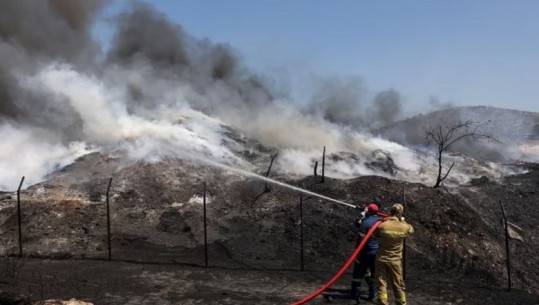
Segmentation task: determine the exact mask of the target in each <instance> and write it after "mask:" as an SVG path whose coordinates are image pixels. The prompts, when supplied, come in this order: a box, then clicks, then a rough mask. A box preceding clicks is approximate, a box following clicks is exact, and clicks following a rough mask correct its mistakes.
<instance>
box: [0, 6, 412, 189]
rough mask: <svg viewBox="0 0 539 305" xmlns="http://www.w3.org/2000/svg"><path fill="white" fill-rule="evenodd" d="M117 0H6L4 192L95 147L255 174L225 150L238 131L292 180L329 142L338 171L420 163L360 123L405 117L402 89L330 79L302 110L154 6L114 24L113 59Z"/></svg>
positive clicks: (0, 124) (0, 30) (1, 13)
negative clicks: (105, 38)
mask: <svg viewBox="0 0 539 305" xmlns="http://www.w3.org/2000/svg"><path fill="white" fill-rule="evenodd" d="M105 4H106V1H84V0H76V1H74V0H70V1H67V0H63V1H61V0H50V1H37V2H35V1H31V0H23V1H4V2H1V3H0V56H1V57H2V58H7V59H9V60H3V61H1V62H0V120H1V121H0V136H1V138H2V139H3V145H2V146H0V169H1V171H2V173H3V174H2V176H1V177H0V189H13V185H14V181H15V182H16V181H18V179H20V176H22V175H25V176H26V177H27V181H28V183H29V184H32V183H36V182H39V181H42V180H43V179H45V178H46V177H47V175H48V174H50V173H51V172H53V171H55V170H57V169H59V168H61V167H63V166H65V165H67V164H69V163H71V162H73V161H74V160H75V159H76V158H77V157H78V156H80V155H82V154H85V153H88V152H89V151H94V150H98V151H101V152H102V153H104V154H106V153H110V152H117V151H122V152H123V153H124V154H125V155H126V157H127V158H128V159H130V160H134V161H136V160H145V161H148V162H154V161H158V160H160V159H161V158H163V157H167V156H174V157H178V158H191V157H193V156H196V159H209V160H212V162H219V163H225V164H228V165H233V166H236V167H240V168H253V164H247V161H245V160H244V159H243V158H242V157H241V156H238V155H237V154H236V152H235V151H233V149H231V148H230V147H229V146H227V145H225V144H224V143H226V142H227V140H228V139H227V138H225V136H224V134H226V130H227V128H228V127H227V126H231V127H233V128H235V130H237V132H238V133H240V134H241V136H242V137H243V136H245V137H247V138H252V139H255V140H256V141H257V143H261V144H263V145H266V146H269V147H271V148H274V149H278V150H280V151H281V153H280V154H279V159H278V160H277V162H276V167H277V168H278V169H279V170H280V171H281V172H284V173H287V174H300V175H307V174H311V170H312V163H313V160H316V159H317V158H319V154H320V150H321V148H322V147H323V146H327V147H328V156H331V158H330V159H329V160H328V162H330V163H331V164H332V167H331V169H328V171H327V174H328V175H330V176H334V177H354V176H357V175H360V174H383V175H386V176H397V177H398V175H401V176H402V175H404V174H403V173H405V172H414V171H418V170H419V169H420V168H421V164H420V163H421V162H422V161H421V160H419V159H418V158H417V156H416V154H415V152H413V151H412V150H410V149H407V148H405V147H403V146H401V145H398V144H396V143H392V142H389V141H386V140H382V139H379V138H373V137H371V136H368V135H366V134H364V133H361V132H359V131H358V130H360V129H369V128H371V129H372V128H375V127H379V126H382V125H385V124H390V123H392V122H394V121H395V120H397V119H399V118H400V116H401V110H402V98H401V96H400V94H399V93H398V92H397V91H395V90H393V89H389V90H386V91H382V92H378V93H372V92H370V91H369V90H367V89H366V88H365V86H364V84H363V81H362V80H361V79H360V78H357V77H353V78H333V79H327V80H320V81H319V83H318V84H317V86H316V88H317V89H316V91H315V92H314V93H313V95H312V101H311V103H309V104H308V105H307V106H306V107H304V108H301V109H299V108H298V107H296V106H294V105H293V103H290V101H288V100H287V99H286V98H280V99H278V98H276V97H275V95H274V94H273V92H272V90H271V89H270V87H269V86H268V85H267V83H266V80H265V79H264V78H263V77H261V76H258V75H255V74H253V73H251V72H250V71H249V70H248V69H247V68H246V67H244V66H243V65H242V62H243V61H242V59H241V57H240V56H239V54H238V53H237V52H236V51H235V50H234V49H233V48H232V47H230V46H228V45H226V44H215V43H213V42H211V41H209V40H208V39H198V38H195V37H192V36H190V35H189V34H188V33H186V32H185V31H184V30H183V29H182V28H181V26H179V25H176V24H174V23H172V22H170V20H168V19H167V18H166V16H165V15H164V14H162V13H159V12H157V11H156V10H155V9H154V8H152V7H151V6H150V5H149V4H146V3H142V2H131V3H130V6H129V7H128V9H127V10H126V11H125V12H123V13H121V14H119V15H118V16H117V17H116V18H115V19H114V25H115V27H116V34H115V36H114V38H113V40H112V43H111V46H110V50H109V51H108V53H107V54H102V53H101V52H102V51H101V48H100V46H99V45H98V44H96V42H95V41H94V40H93V38H92V37H91V35H90V27H91V24H92V22H93V20H94V18H95V17H96V16H98V14H99V13H100V8H102V7H103V5H105ZM388 152H389V153H388ZM343 156H345V157H343Z"/></svg>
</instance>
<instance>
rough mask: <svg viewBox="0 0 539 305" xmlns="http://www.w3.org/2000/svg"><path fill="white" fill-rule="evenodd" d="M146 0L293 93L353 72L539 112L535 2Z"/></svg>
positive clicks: (398, 85)
mask: <svg viewBox="0 0 539 305" xmlns="http://www.w3.org/2000/svg"><path fill="white" fill-rule="evenodd" d="M147 2H151V3H153V5H154V6H155V7H156V8H157V9H158V10H159V11H161V12H163V13H165V14H166V15H167V16H168V17H169V18H170V19H171V20H173V21H175V22H177V23H178V24H180V25H181V26H182V27H183V28H184V29H185V30H186V31H187V32H188V33H190V34H191V35H193V36H195V37H199V38H208V39H210V40H211V41H213V42H216V43H227V44H229V45H230V46H231V47H233V48H234V49H235V50H236V51H237V52H238V54H240V55H241V57H242V58H243V59H244V61H245V63H246V65H247V66H248V67H249V68H251V69H253V70H255V71H258V72H261V73H263V74H266V75H268V76H270V77H271V78H272V79H274V80H275V82H276V84H277V85H278V86H281V87H289V88H288V89H290V90H291V91H293V92H295V93H294V94H295V95H298V92H301V88H302V85H303V81H304V80H305V79H307V78H309V77H310V76H311V75H313V74H315V75H319V76H323V77H332V76H345V77H347V76H360V77H361V78H363V80H364V81H365V83H366V86H367V87H368V88H370V89H371V90H376V91H379V90H383V89H388V88H394V89H396V90H398V91H399V92H400V93H401V94H402V96H403V98H404V100H405V102H406V103H407V104H408V105H424V104H425V103H426V102H427V101H428V100H429V97H430V96H436V97H438V98H439V99H440V100H441V101H442V102H451V103H453V104H455V105H492V106H496V107H503V108H511V109H519V110H525V111H535V112H539V17H538V16H537V14H538V12H539V1H535V0H529V1H524V0H519V1H495V0H488V1H479V0H475V1H464V0H460V1H435V0H429V1H417V0H413V1H380V0H376V1H374V0H372V1H359V0H354V1H353V0H350V1H348V0H346V1H345V0H337V1H330V0H327V1H322V0H318V1H317V0H271V1H270V0H265V1H262V0H230V1H222V0H214V1H209V0H204V1H202V0H179V1H172V0H155V1H147ZM127 3H129V1H127V0H116V1H115V2H114V3H113V5H112V6H111V7H109V9H108V10H107V12H106V13H105V16H103V18H102V21H101V22H99V23H98V24H97V25H96V28H95V33H96V35H97V36H98V37H99V39H100V40H102V41H105V42H106V41H107V39H109V38H110V36H111V34H112V30H111V28H110V25H109V24H108V23H107V21H106V20H107V16H110V15H111V14H113V13H114V12H117V11H118V10H119V9H121V7H123V6H125V5H126V4H127ZM409 107H410V108H414V107H413V106H409ZM418 107H419V106H416V107H415V108H416V110H417V108H418Z"/></svg>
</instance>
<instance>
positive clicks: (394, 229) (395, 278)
mask: <svg viewBox="0 0 539 305" xmlns="http://www.w3.org/2000/svg"><path fill="white" fill-rule="evenodd" d="M403 212H404V207H403V206H402V204H400V203H396V204H394V205H393V206H392V207H391V210H390V212H389V214H390V216H389V218H388V219H387V220H386V221H384V222H383V223H382V224H380V225H379V226H378V228H377V229H376V231H375V233H374V235H375V236H377V237H379V238H380V240H379V246H380V247H379V248H378V252H377V254H376V283H377V285H378V304H380V305H387V304H388V300H387V286H388V281H390V283H391V286H392V287H393V295H394V296H395V302H396V303H397V305H405V304H406V294H405V287H404V280H403V278H402V248H403V241H404V239H405V238H406V237H407V236H408V235H410V234H412V233H413V232H414V228H413V227H412V226H411V225H409V224H407V223H406V222H404V218H403Z"/></svg>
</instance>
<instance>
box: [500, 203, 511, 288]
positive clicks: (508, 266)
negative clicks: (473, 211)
mask: <svg viewBox="0 0 539 305" xmlns="http://www.w3.org/2000/svg"><path fill="white" fill-rule="evenodd" d="M500 207H501V208H502V216H503V225H504V226H505V255H506V266H507V291H511V259H510V257H509V252H510V251H509V228H508V227H507V217H506V216H505V209H504V208H503V204H502V201H501V200H500Z"/></svg>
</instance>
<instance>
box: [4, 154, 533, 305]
mask: <svg viewBox="0 0 539 305" xmlns="http://www.w3.org/2000/svg"><path fill="white" fill-rule="evenodd" d="M120 162H121V159H109V158H104V157H103V156H101V155H99V154H97V153H96V154H91V155H87V156H85V157H84V158H82V159H80V160H79V161H78V162H76V163H75V164H73V165H71V166H70V167H68V168H65V169H64V170H62V171H61V172H58V173H56V174H55V176H54V177H53V178H52V179H51V180H49V181H47V182H44V183H40V184H37V185H34V186H32V187H30V188H28V190H26V191H24V192H23V193H22V200H23V201H22V211H23V219H22V220H23V245H24V254H25V256H27V257H29V258H30V259H27V260H26V263H24V264H23V266H21V267H20V268H19V269H18V270H19V271H18V272H19V276H20V278H21V279H24V280H19V281H15V280H14V278H13V277H5V278H6V280H4V281H1V282H2V283H1V286H0V287H1V288H2V289H3V290H6V291H11V292H23V293H25V294H27V295H30V296H31V297H32V298H33V299H38V300H39V299H43V298H69V297H78V298H84V299H86V300H88V301H93V302H95V303H96V304H127V303H130V302H135V300H136V302H138V303H140V302H142V303H144V304H146V303H145V302H146V301H145V299H146V300H151V301H148V302H149V303H152V302H154V304H155V302H156V300H160V301H158V302H160V303H162V304H191V303H190V302H192V303H196V302H195V301H196V300H197V298H198V299H202V300H204V302H205V304H252V302H253V301H257V303H259V304H284V303H287V302H290V301H292V300H294V299H297V298H298V297H300V296H301V295H305V294H307V293H309V292H310V291H311V290H312V289H314V288H315V287H316V286H319V285H320V284H321V283H322V282H323V281H324V280H326V279H328V278H329V276H330V274H331V272H332V271H334V270H337V268H338V267H340V266H341V265H342V263H343V262H344V261H345V259H346V258H347V256H348V255H349V254H350V253H351V252H352V250H353V246H354V238H355V234H354V227H353V225H352V222H353V220H354V219H355V218H356V217H357V215H358V211H357V210H354V209H352V208H347V207H345V206H343V205H340V204H337V203H332V202H328V201H325V200H322V199H319V198H316V197H312V196H304V198H303V199H304V204H303V224H301V222H300V214H299V213H300V211H299V194H298V193H297V192H294V191H291V190H289V189H287V188H284V187H280V186H275V185H270V187H271V189H272V190H271V191H270V192H267V193H264V189H265V185H264V182H261V181H259V180H256V179H251V178H245V177H243V176H240V175H238V174H234V173H230V172H227V171H225V170H220V169H215V168H211V167H204V166H202V167H201V166H196V165H193V164H190V163H188V162H185V161H180V160H176V159H168V160H164V161H162V162H159V163H153V164H144V163H136V164H132V165H130V166H127V167H124V168H123V169H122V170H120V171H118V172H117V173H116V174H114V178H113V184H112V188H111V192H110V194H111V197H110V203H111V222H112V226H111V230H112V257H113V259H115V260H117V262H112V263H110V262H101V261H100V260H101V259H106V258H107V255H108V251H107V243H106V240H107V236H106V232H107V230H106V209H105V205H104V202H105V194H106V187H107V184H108V178H107V176H109V175H112V173H113V172H114V171H116V170H117V168H118V166H119V163H120ZM522 166H525V167H526V168H527V169H528V170H529V171H528V172H527V173H525V174H521V175H515V176H507V177H505V178H504V179H502V180H500V181H493V180H489V179H486V178H481V179H477V180H472V181H471V182H470V183H469V184H467V185H462V186H460V187H455V188H448V189H443V188H441V189H433V188H431V187H428V186H425V185H422V184H411V183H406V182H402V181H397V180H391V179H387V178H382V177H377V176H365V177H360V178H356V179H351V180H339V179H331V178H327V177H326V179H325V182H324V183H320V180H319V177H318V178H315V177H306V178H303V179H301V180H287V178H286V177H275V178H276V179H277V180H279V181H284V182H287V183H289V184H291V185H295V186H299V187H302V188H305V189H308V190H311V191H313V192H315V193H318V194H322V195H325V196H328V197H331V198H335V199H338V200H343V201H346V202H350V203H353V204H363V203H365V202H368V201H371V200H372V199H373V198H375V197H376V198H377V199H378V200H379V201H380V202H382V209H383V210H384V209H386V210H387V208H388V207H389V206H390V204H391V203H393V202H402V201H403V194H404V195H405V202H406V215H405V216H406V219H407V220H408V221H409V222H410V223H411V224H412V225H413V226H414V227H415V229H416V233H415V234H414V235H413V236H412V237H410V238H409V239H408V241H407V270H406V273H407V276H408V283H409V292H410V301H411V302H413V303H415V304H435V303H434V302H435V301H436V302H440V304H445V303H449V302H456V300H461V301H460V302H459V303H461V304H483V303H482V302H483V300H484V299H485V298H486V297H491V298H492V300H491V302H490V303H491V304H507V300H508V298H520V299H519V300H521V301H517V304H521V303H522V304H530V302H531V303H532V304H537V303H539V302H538V300H539V296H538V294H539V285H538V283H539V276H538V275H537V267H536V266H537V264H538V258H537V256H536V252H537V249H539V247H538V240H537V238H536V236H537V233H538V232H537V230H538V229H537V220H536V217H535V215H537V214H538V213H539V206H538V205H537V202H538V199H539V192H538V189H539V166H538V165H537V164H525V165H522ZM204 183H206V185H207V215H208V257H209V261H208V263H209V266H210V269H197V268H196V267H186V266H187V265H191V266H204V234H203V231H204V227H203V209H202V190H203V185H204ZM500 200H501V201H502V203H503V204H504V205H505V208H506V210H507V214H508V218H509V220H510V221H511V222H512V223H514V224H516V225H518V226H519V227H521V228H522V229H523V230H524V236H523V241H519V240H511V251H512V260H511V263H512V268H513V269H512V270H513V288H514V289H515V290H516V291H517V292H514V293H512V294H507V295H506V294H504V293H503V292H502V290H503V289H504V288H505V287H506V271H505V244H504V229H503V226H502V222H501V210H500V204H499V201H500ZM15 203H16V197H15V195H14V194H13V193H4V194H2V195H1V196H0V205H1V210H0V225H1V228H2V231H1V232H2V236H1V237H2V241H3V244H2V251H3V252H2V253H3V255H4V256H6V255H12V256H13V255H16V254H17V253H18V244H17V216H16V205H15ZM301 225H303V234H304V269H305V270H306V271H304V272H301V271H299V270H300V269H301V258H300V252H301V249H300V226H301ZM32 258H33V259H32ZM50 258H55V259H62V260H61V261H58V262H54V261H52V262H51V261H48V259H50ZM89 258H92V259H99V260H97V261H96V260H87V259H89ZM36 259H37V260H38V261H37V262H41V263H37V262H36ZM43 259H45V261H43ZM80 259H85V260H83V261H80ZM3 260H4V261H3V265H4V271H5V272H7V273H6V274H9V273H10V272H8V271H9V269H10V268H11V269H16V268H17V264H18V263H15V260H14V258H4V259H3ZM121 261H131V262H139V264H134V265H129V264H127V263H122V262H121ZM44 262H45V263H44ZM142 262H144V263H152V264H157V265H158V266H159V265H160V266H162V267H159V268H158V267H151V268H149V267H148V269H147V271H148V272H146V273H145V275H144V274H143V273H141V272H140V270H139V267H137V266H146V265H145V264H142V265H140V263H142ZM106 264H110V265H108V266H109V267H104V266H107V265H106ZM30 266H33V267H30ZM37 266H39V268H38V267H37ZM47 266H49V267H47ZM110 266H112V268H115V269H116V268H117V271H118V272H119V273H120V274H122V273H125V275H126V276H125V277H124V278H123V279H118V278H116V277H115V276H112V275H110V273H107V272H104V271H100V272H97V271H96V272H97V273H95V274H94V275H93V276H92V275H91V274H92V272H93V271H90V270H94V269H95V270H101V269H99V268H105V269H106V268H110ZM167 266H168V267H167ZM182 266H183V267H182ZM62 268H67V271H65V270H64V271H65V272H64V273H66V272H67V273H68V274H69V273H71V274H74V275H65V274H64V275H61V274H60V273H62V272H63V271H61V270H60V269H62ZM140 268H142V270H146V269H145V268H146V267H140ZM152 268H156V270H154V271H155V272H154V271H150V270H153V269H152ZM216 268H217V269H216ZM221 268H225V269H221ZM26 269H29V270H26ZM24 270H26V271H24ZM238 270H240V271H238ZM241 270H244V271H245V272H243V271H241ZM256 270H261V271H256ZM262 270H264V271H262ZM270 270H277V271H270ZM279 270H281V271H279ZM282 270H289V271H286V272H285V271H282ZM163 272H164V273H166V276H167V277H169V280H165V279H161V280H160V281H161V284H155V283H152V284H148V283H150V282H151V281H150V280H147V279H145V280H143V278H145V277H148V278H155V277H159V276H165V275H163ZM185 272H187V273H188V274H193V276H192V277H190V276H187V279H182V281H181V283H183V284H182V285H184V288H185V289H183V290H182V289H179V290H178V289H176V288H171V287H169V285H171V283H173V282H174V281H179V280H178V276H179V275H181V274H184V273H185ZM246 272H247V273H246ZM11 273H13V272H11ZM77 274H78V275H77ZM53 275H54V276H53ZM89 275H90V278H87V277H88V276H89ZM71 277H74V278H71ZM106 277H111V278H109V279H107V278H106ZM205 277H208V279H206V278H205ZM219 277H222V278H223V279H224V281H226V283H227V284H222V285H219V284H217V281H218V280H217V279H216V278H219ZM43 278H50V279H51V281H54V282H56V283H57V284H58V285H59V286H58V287H55V284H47V285H43V284H38V282H43ZM97 278H99V279H97ZM113 278H114V279H113ZM210 278H211V279H210ZM260 278H265V279H267V280H264V281H260V283H259V284H256V283H252V282H253V281H254V282H256V279H260ZM68 279H70V280H68ZM78 281H83V283H85V284H84V285H82V287H92V288H91V289H93V290H92V291H93V292H90V290H85V289H86V288H84V289H82V288H75V287H81V284H80V283H77V282H78ZM110 281H116V282H121V283H122V285H119V284H118V287H120V286H122V287H131V286H133V287H135V288H133V289H131V290H129V289H127V288H125V289H124V288H118V291H117V292H116V293H115V294H117V297H111V296H110V295H111V292H109V296H107V295H105V294H103V293H104V292H103V293H100V289H101V288H100V286H103V285H104V286H106V285H110ZM205 281H208V283H210V282H211V283H214V282H215V283H214V284H215V287H218V288H215V287H214V289H210V291H204V289H202V291H201V290H200V289H198V290H197V289H195V290H194V291H195V292H193V291H191V290H189V288H188V287H190V285H195V286H196V285H205V284H203V283H204V282H205ZM235 281H237V283H243V284H236V283H234V282H235ZM273 281H275V282H273ZM143 282H144V283H147V284H148V285H154V286H155V285H158V286H159V287H161V288H162V289H168V290H169V291H174V293H172V292H170V293H169V294H167V293H162V294H155V293H153V294H152V292H151V291H153V290H152V289H154V288H155V287H153V286H152V287H153V288H152V287H149V288H148V287H147V288H141V287H139V285H146V284H144V283H143ZM107 283H108V284H107ZM166 283H168V284H166ZM194 283H198V284H194ZM277 283H284V284H283V285H284V286H286V287H287V288H286V289H284V288H283V289H277V290H276V289H275V285H278V284H277ZM124 284H125V285H124ZM69 285H74V286H73V288H68V286H69ZM208 285H209V284H208ZM212 285H213V284H212ZM242 285H243V286H242ZM340 285H341V286H343V287H347V286H348V284H347V277H345V278H344V279H343V282H342V283H341V284H340ZM173 286H174V285H173ZM240 286H241V287H243V288H240ZM40 287H41V288H40ZM43 287H45V288H43ZM47 287H48V288H47ZM161 288H160V289H161ZM88 289H90V288H88ZM103 289H104V290H103V291H105V290H106V289H105V288H103ZM242 289H244V290H245V291H243V290H242ZM441 289H445V290H444V291H445V292H442V291H441ZM196 291H198V296H197V295H196ZM238 291H240V292H238ZM241 291H243V293H242V292H241ZM249 291H250V292H249ZM77 294H79V295H77ZM145 296H146V297H145ZM504 300H505V301H504ZM504 302H505V303H504ZM534 302H535V303H534ZM149 303H148V304H149Z"/></svg>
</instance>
